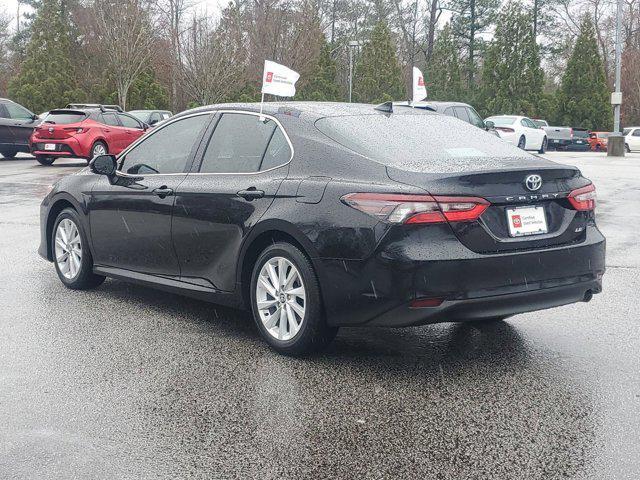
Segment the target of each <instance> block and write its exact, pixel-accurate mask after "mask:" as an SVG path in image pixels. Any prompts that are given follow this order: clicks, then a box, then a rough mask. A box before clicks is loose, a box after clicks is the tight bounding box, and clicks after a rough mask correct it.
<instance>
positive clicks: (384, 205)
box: [342, 193, 490, 224]
mask: <svg viewBox="0 0 640 480" xmlns="http://www.w3.org/2000/svg"><path fill="white" fill-rule="evenodd" d="M342 201H343V202H344V203H346V204H347V205H349V206H350V207H353V208H355V209H356V210H360V211H361V212H363V213H366V214H367V215H371V216H373V217H376V218H378V219H379V220H383V221H386V222H390V223H404V224H420V223H445V222H471V221H474V220H477V219H478V218H479V217H480V215H482V214H483V213H484V211H485V210H486V209H487V208H489V205H490V203H489V202H487V201H486V200H485V199H484V198H477V197H445V196H431V195H405V194H387V193H350V194H348V195H345V196H343V197H342Z"/></svg>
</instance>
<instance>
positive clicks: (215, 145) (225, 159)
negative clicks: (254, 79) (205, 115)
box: [200, 113, 291, 173]
mask: <svg viewBox="0 0 640 480" xmlns="http://www.w3.org/2000/svg"><path fill="white" fill-rule="evenodd" d="M277 131H279V128H278V125H277V124H276V122H274V121H273V120H270V119H267V120H265V121H261V120H260V118H259V117H258V116H257V115H250V114H244V113H224V114H223V115H222V117H221V118H220V121H219V122H218V125H217V126H216V129H215V130H214V132H213V134H212V135H211V139H210V140H209V144H208V145H207V149H206V151H205V153H204V157H203V159H202V165H201V167H200V172H202V173H248V172H257V171H259V170H265V169H266V168H272V167H273V166H277V165H276V164H277V162H280V161H281V159H282V158H284V157H287V151H288V149H289V145H288V144H287V145H286V148H285V147H284V146H283V145H281V144H280V146H278V141H282V140H284V141H285V143H286V139H284V135H282V133H281V132H280V134H279V135H278V136H277V137H276V138H275V140H274V142H273V148H271V143H270V142H271V141H272V139H273V137H274V136H275V133H276V132H277ZM280 135H282V138H281V139H280ZM279 139H280V140H279ZM267 147H269V148H267ZM267 150H268V151H267ZM290 156H291V154H290V152H289V156H288V157H287V158H286V160H284V161H281V162H280V163H281V164H282V163H286V162H287V161H288V160H289V157H290ZM265 162H266V163H265ZM263 163H264V165H263ZM267 165H268V166H267Z"/></svg>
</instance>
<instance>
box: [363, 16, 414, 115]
mask: <svg viewBox="0 0 640 480" xmlns="http://www.w3.org/2000/svg"><path fill="white" fill-rule="evenodd" d="M353 93H354V97H355V99H356V100H357V101H359V102H364V103H382V102H388V101H390V100H401V99H405V98H406V96H407V93H406V89H405V85H404V80H403V76H402V69H401V68H400V65H399V63H398V58H397V57H396V48H395V45H394V44H393V41H392V40H391V33H390V32H389V27H388V26H387V24H386V23H385V22H378V23H377V24H376V26H375V27H373V30H372V31H371V36H370V37H369V41H368V42H367V43H366V44H365V46H364V47H363V48H362V54H361V56H360V59H359V61H358V62H357V63H356V68H355V74H354V81H353Z"/></svg>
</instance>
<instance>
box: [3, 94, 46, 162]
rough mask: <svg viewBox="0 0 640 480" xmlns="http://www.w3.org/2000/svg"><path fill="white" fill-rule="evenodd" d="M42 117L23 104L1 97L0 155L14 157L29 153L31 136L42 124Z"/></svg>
mask: <svg viewBox="0 0 640 480" xmlns="http://www.w3.org/2000/svg"><path fill="white" fill-rule="evenodd" d="M40 123H41V120H40V118H39V117H38V116H37V115H36V114H34V113H33V112H30V111H29V110H27V109H26V108H24V107H23V106H22V105H19V104H17V103H16V102H13V101H11V100H9V99H6V98H0V155H2V156H3V157H4V158H13V157H15V156H16V155H17V154H18V152H24V153H29V137H31V134H32V133H33V130H34V128H36V127H37V126H38V125H40Z"/></svg>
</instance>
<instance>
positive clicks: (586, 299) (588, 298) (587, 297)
mask: <svg viewBox="0 0 640 480" xmlns="http://www.w3.org/2000/svg"><path fill="white" fill-rule="evenodd" d="M592 298H593V292H592V291H591V290H587V291H586V292H584V299H583V300H582V301H583V302H589V301H591V299H592Z"/></svg>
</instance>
